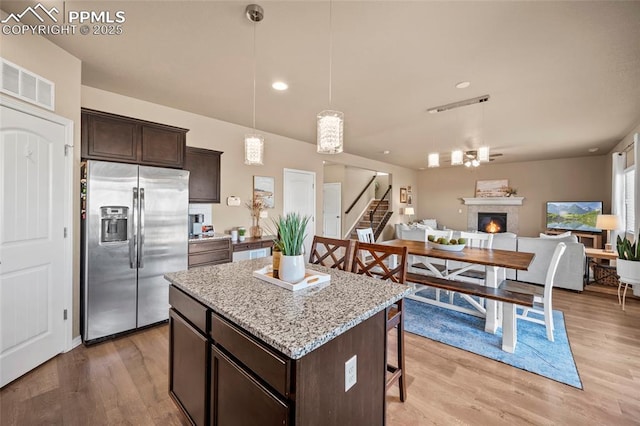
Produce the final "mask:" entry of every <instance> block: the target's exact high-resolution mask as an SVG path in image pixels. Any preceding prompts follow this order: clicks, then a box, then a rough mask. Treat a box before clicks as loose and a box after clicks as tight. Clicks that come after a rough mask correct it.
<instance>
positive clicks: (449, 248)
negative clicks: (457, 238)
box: [429, 241, 465, 251]
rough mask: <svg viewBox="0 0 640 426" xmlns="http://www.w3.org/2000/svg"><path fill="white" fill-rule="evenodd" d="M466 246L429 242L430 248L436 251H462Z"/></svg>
mask: <svg viewBox="0 0 640 426" xmlns="http://www.w3.org/2000/svg"><path fill="white" fill-rule="evenodd" d="M464 246H465V244H438V243H434V242H432V241H429V247H431V248H434V249H436V250H444V251H462V249H463V248H464Z"/></svg>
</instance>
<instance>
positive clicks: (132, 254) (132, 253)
mask: <svg viewBox="0 0 640 426" xmlns="http://www.w3.org/2000/svg"><path fill="white" fill-rule="evenodd" d="M132 190H133V203H132V205H133V212H132V213H131V217H132V218H133V225H131V226H130V228H131V230H132V231H131V233H130V234H129V235H130V237H129V268H131V269H135V268H136V251H137V250H136V235H138V211H137V206H138V188H132Z"/></svg>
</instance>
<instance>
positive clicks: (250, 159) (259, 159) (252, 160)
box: [244, 4, 264, 166]
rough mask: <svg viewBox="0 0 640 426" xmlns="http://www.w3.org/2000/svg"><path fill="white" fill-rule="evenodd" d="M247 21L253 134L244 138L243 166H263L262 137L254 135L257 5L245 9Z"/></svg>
mask: <svg viewBox="0 0 640 426" xmlns="http://www.w3.org/2000/svg"><path fill="white" fill-rule="evenodd" d="M245 13H246V15H247V19H249V20H250V21H251V22H253V133H249V134H246V135H245V136H244V164H248V165H253V166H262V165H263V164H264V137H263V136H262V135H260V134H258V133H256V23H258V22H260V21H262V19H263V18H264V10H263V9H262V7H260V6H259V5H257V4H250V5H248V6H247V8H246V9H245Z"/></svg>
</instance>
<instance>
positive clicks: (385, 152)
mask: <svg viewBox="0 0 640 426" xmlns="http://www.w3.org/2000/svg"><path fill="white" fill-rule="evenodd" d="M382 153H383V154H384V155H387V154H389V153H391V151H389V150H388V149H385V150H384V151H382Z"/></svg>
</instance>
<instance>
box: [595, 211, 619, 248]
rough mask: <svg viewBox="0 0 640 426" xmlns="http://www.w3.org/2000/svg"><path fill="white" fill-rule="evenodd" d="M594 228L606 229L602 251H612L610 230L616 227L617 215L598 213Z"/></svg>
mask: <svg viewBox="0 0 640 426" xmlns="http://www.w3.org/2000/svg"><path fill="white" fill-rule="evenodd" d="M596 228H600V229H605V230H606V231H607V242H606V243H605V245H604V251H609V252H612V251H613V246H612V245H611V231H612V230H614V229H618V216H616V215H615V214H599V215H598V217H597V218H596Z"/></svg>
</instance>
